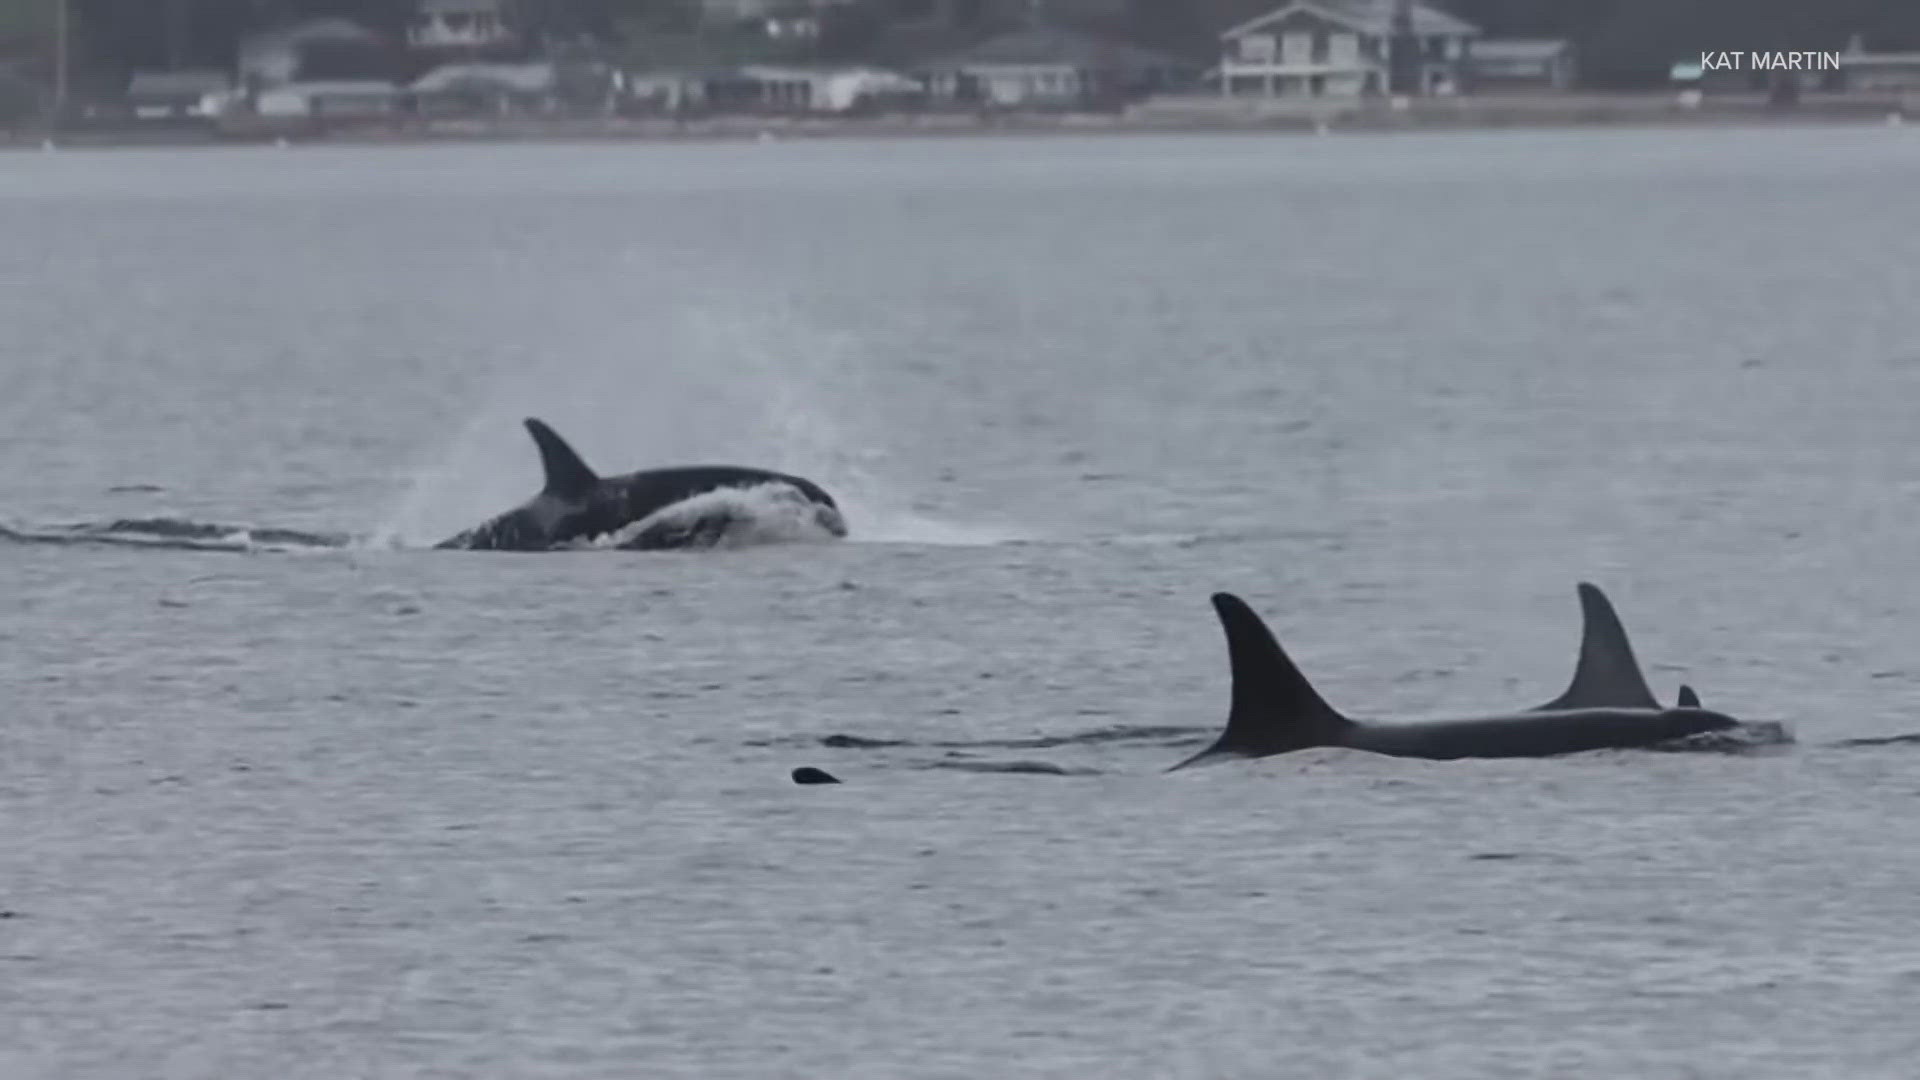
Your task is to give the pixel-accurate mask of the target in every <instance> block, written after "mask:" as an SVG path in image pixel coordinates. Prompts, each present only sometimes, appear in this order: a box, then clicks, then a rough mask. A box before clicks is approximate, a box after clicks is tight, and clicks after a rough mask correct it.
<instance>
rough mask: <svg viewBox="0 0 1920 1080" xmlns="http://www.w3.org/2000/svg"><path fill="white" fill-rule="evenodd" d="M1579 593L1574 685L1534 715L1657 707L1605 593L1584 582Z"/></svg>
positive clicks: (1536, 708) (1658, 703)
mask: <svg viewBox="0 0 1920 1080" xmlns="http://www.w3.org/2000/svg"><path fill="white" fill-rule="evenodd" d="M1579 591H1580V616H1581V626H1580V661H1579V663H1578V665H1576V666H1575V667H1574V669H1573V682H1572V683H1570V684H1569V685H1568V686H1567V691H1566V693H1564V694H1561V695H1560V696H1559V697H1557V698H1554V699H1553V700H1552V701H1549V702H1547V703H1546V704H1545V705H1540V706H1536V707H1535V708H1534V709H1533V711H1534V712H1547V711H1550V710H1554V709H1657V708H1659V707H1660V702H1659V700H1658V699H1657V698H1655V697H1654V696H1653V691H1652V690H1651V689H1649V688H1648V686H1647V680H1646V676H1644V675H1642V674H1640V661H1638V660H1636V659H1634V656H1633V646H1632V645H1631V644H1629V643H1628V641H1627V630H1626V628H1625V627H1624V626H1621V625H1620V616H1619V615H1618V614H1616V613H1615V612H1614V610H1613V603H1612V602H1611V601H1609V600H1608V599H1607V594H1606V593H1603V592H1601V591H1600V590H1599V588H1598V587H1597V586H1594V585H1592V584H1590V583H1588V582H1585V581H1583V582H1581V583H1580V590H1579Z"/></svg>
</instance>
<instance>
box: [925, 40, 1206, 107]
mask: <svg viewBox="0 0 1920 1080" xmlns="http://www.w3.org/2000/svg"><path fill="white" fill-rule="evenodd" d="M915 68H916V74H919V75H921V76H923V77H924V78H925V79H926V81H927V89H928V92H929V94H930V95H931V96H932V98H933V99H934V100H935V101H940V102H945V103H951V104H967V105H987V106H995V107H1000V108H1076V107H1082V106H1087V105H1095V104H1104V103H1110V102H1116V101H1120V100H1124V99H1125V98H1128V97H1134V96H1138V95H1141V94H1146V93H1151V92H1153V91H1156V90H1161V89H1166V88H1168V87H1171V86H1173V85H1176V84H1178V83H1179V82H1180V81H1181V80H1182V79H1183V78H1184V77H1185V76H1187V75H1188V74H1190V73H1191V71H1192V68H1191V66H1190V65H1188V64H1187V63H1186V62H1185V61H1183V60H1180V59H1178V58H1177V57H1172V56H1167V55H1164V54H1162V53H1157V52H1152V51H1149V50H1147V49H1141V48H1136V47H1134V46H1132V45H1127V44H1123V43H1121V42H1117V41H1109V40H1107V39H1105V38H1101V37H1096V36H1094V35H1092V34H1088V33H1082V32H1080V31H1077V30H1068V29H1064V28H1061V27H1051V26H1035V27H1029V28H1027V29H1024V30H1016V31H1014V32H1012V33H1008V34H1002V35H1000V36H998V37H993V38H988V39H987V40H986V41H983V42H980V43H979V44H976V45H974V46H972V47H970V48H966V49H962V50H960V51H959V52H956V53H952V54H950V55H948V56H945V57H942V58H940V59H938V60H934V61H931V62H926V63H922V64H918V65H915Z"/></svg>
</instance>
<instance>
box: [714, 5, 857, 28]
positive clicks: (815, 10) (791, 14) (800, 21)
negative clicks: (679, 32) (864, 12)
mask: <svg viewBox="0 0 1920 1080" xmlns="http://www.w3.org/2000/svg"><path fill="white" fill-rule="evenodd" d="M696 2H697V5H698V7H699V9H700V18H701V21H702V22H707V23H712V24H715V25H724V26H731V25H738V24H740V23H763V24H766V26H767V27H768V32H769V33H770V34H775V35H777V34H782V33H786V34H789V35H791V34H794V33H802V34H804V33H805V32H806V31H805V27H807V26H808V25H812V26H813V27H814V28H815V32H816V33H817V32H818V27H819V22H820V14H821V12H822V11H824V10H826V9H827V8H832V7H845V6H847V5H849V4H853V3H856V2H857V0H696Z"/></svg>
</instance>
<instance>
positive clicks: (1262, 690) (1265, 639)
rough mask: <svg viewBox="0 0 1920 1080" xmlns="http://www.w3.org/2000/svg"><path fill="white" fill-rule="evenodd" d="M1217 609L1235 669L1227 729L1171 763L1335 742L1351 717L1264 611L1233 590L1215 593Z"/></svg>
mask: <svg viewBox="0 0 1920 1080" xmlns="http://www.w3.org/2000/svg"><path fill="white" fill-rule="evenodd" d="M1213 610H1214V611H1215V612H1216V613H1217V614H1218V615H1219V616H1220V626H1221V628H1222V629H1224V630H1225V631H1226V633H1227V660H1228V663H1229V665H1230V666H1231V668H1232V672H1233V706H1232V709H1231V711H1229V712H1228V713H1227V730H1226V731H1225V732H1223V733H1221V735H1220V738H1219V739H1217V740H1215V741H1214V744H1213V745H1212V746H1209V747H1207V748H1206V749H1205V750H1202V751H1200V752H1199V753H1198V754H1195V755H1194V756H1193V757H1190V758H1188V759H1187V760H1185V761H1183V762H1181V763H1180V764H1178V765H1175V766H1174V767H1173V769H1184V768H1186V767H1187V766H1188V765H1193V764H1196V763H1198V762H1200V761H1202V760H1204V759H1207V758H1214V757H1267V756H1268V755H1271V754H1284V753H1286V752H1287V751H1289V750H1304V749H1306V748H1308V747H1310V746H1331V745H1334V744H1336V743H1337V742H1338V741H1339V738H1340V733H1341V732H1342V731H1343V730H1344V729H1346V728H1347V727H1348V726H1350V725H1351V724H1352V721H1350V720H1348V719H1347V718H1346V717H1344V716H1341V715H1340V714H1339V713H1338V712H1336V711H1335V710H1334V708H1333V706H1331V705H1329V704H1327V702H1326V699H1324V698H1322V697H1321V696H1320V694H1319V692H1318V691H1316V690H1314V688H1313V684H1312V683H1309V682H1308V681H1307V677H1306V676H1305V675H1302V674H1301V673H1300V669H1299V668H1298V667H1296V666H1295V665H1294V662H1293V660H1292V659H1291V658H1290V657H1288V656H1287V654H1286V652H1285V650H1283V649H1281V648H1280V643H1279V642H1278V641H1276V640H1274V637H1273V631H1271V630H1269V629H1267V624H1266V623H1264V622H1262V621H1261V619H1260V616H1258V615H1255V614H1254V613H1253V609H1252V608H1250V607H1248V606H1247V605H1246V603H1245V602H1244V601H1242V600H1241V599H1240V598H1239V597H1237V596H1235V595H1233V594H1232V593H1214V594H1213ZM1173 769H1168V770H1167V771H1168V772H1172V771H1173Z"/></svg>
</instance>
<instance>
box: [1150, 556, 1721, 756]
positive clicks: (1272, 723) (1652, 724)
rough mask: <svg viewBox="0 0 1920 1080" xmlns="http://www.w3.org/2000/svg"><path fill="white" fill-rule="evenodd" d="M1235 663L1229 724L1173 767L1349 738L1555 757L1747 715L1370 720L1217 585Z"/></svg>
mask: <svg viewBox="0 0 1920 1080" xmlns="http://www.w3.org/2000/svg"><path fill="white" fill-rule="evenodd" d="M1213 608H1214V611H1215V612H1216V613H1217V614H1218V615H1219V617H1220V625H1221V627H1222V628H1223V629H1224V630H1225V631H1226V636H1227V656H1228V661H1229V663H1230V665H1231V669H1232V679H1233V697H1232V706H1231V708H1230V710H1229V712H1228V714H1227V728H1226V731H1224V732H1223V733H1222V734H1221V735H1220V738H1219V739H1218V740H1216V741H1215V742H1214V744H1213V745H1212V746H1209V747H1208V748H1206V749H1205V750H1202V751H1201V752H1200V753H1198V754H1195V755H1194V756H1192V757H1190V758H1188V759H1187V760H1185V761H1182V762H1180V763H1179V764H1177V765H1175V766H1173V768H1171V769H1168V770H1167V771H1168V772H1173V771H1175V770H1177V769H1184V768H1186V767H1188V766H1190V765H1197V764H1200V763H1202V762H1206V761H1210V760H1214V759H1220V758H1229V757H1241V758H1259V757H1268V756H1271V755H1274V754H1285V753H1289V752H1291V751H1294V750H1306V749H1309V748H1312V747H1345V748H1348V749H1353V750H1367V751H1371V752H1373V753H1376V754H1387V755H1390V756H1393V757H1409V758H1429V759H1434V760H1442V761H1445V760H1453V759H1457V758H1502V757H1552V756H1555V755H1558V754H1571V753H1578V752H1580V751H1584V750H1603V749H1614V748H1625V747H1635V746H1651V745H1653V744H1655V743H1662V742H1666V741H1668V740H1671V739H1679V738H1684V737H1686V736H1688V735H1697V734H1699V733H1701V732H1704V731H1722V730H1726V729H1728V728H1734V727H1738V726H1740V722H1739V721H1737V720H1735V719H1734V718H1732V717H1730V716H1726V715H1723V714H1721V713H1716V712H1710V711H1708V710H1706V709H1699V708H1684V707H1683V708H1674V709H1662V708H1660V707H1658V706H1652V707H1635V706H1613V705H1609V706H1580V707H1573V708H1562V709H1546V710H1541V709H1534V710H1526V711H1522V712H1516V713H1504V714H1495V715H1491V716H1476V717H1467V718H1463V719H1457V720H1433V721H1427V722H1424V723H1402V724H1371V723H1361V722H1359V721H1355V720H1351V719H1348V718H1347V717H1345V716H1342V715H1341V714H1340V713H1339V712H1338V711H1336V710H1335V709H1334V708H1333V706H1331V705H1329V704H1327V702H1326V700H1325V699H1323V698H1322V697H1321V696H1320V694H1319V693H1318V692H1317V691H1315V690H1314V688H1313V685H1312V684H1311V683H1309V682H1308V681H1307V678H1306V676H1305V675H1302V674H1301V673H1300V669H1299V668H1298V667H1296V666H1294V663H1293V661H1292V660H1291V659H1289V658H1288V656H1287V654H1286V653H1285V652H1284V651H1283V650H1282V649H1281V648H1280V643H1279V642H1278V641H1276V640H1275V639H1274V636H1273V632H1272V631H1271V630H1269V629H1267V624H1266V623H1264V622H1262V621H1261V619H1260V616H1258V615H1256V614H1254V612H1253V609H1252V608H1249V607H1248V606H1247V605H1246V603H1245V602H1244V601H1242V600H1241V599H1240V598H1239V597H1237V596H1234V595H1233V594H1231V593H1215V594H1214V595H1213Z"/></svg>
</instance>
